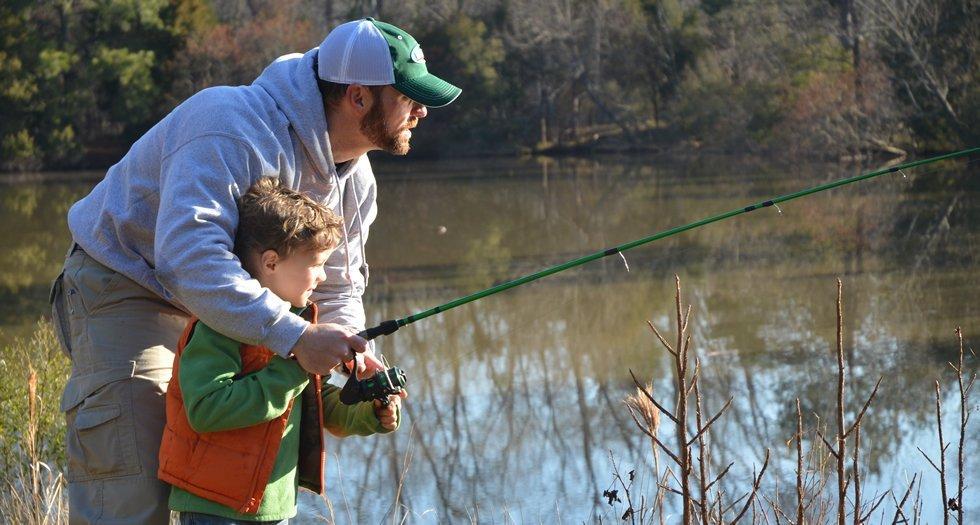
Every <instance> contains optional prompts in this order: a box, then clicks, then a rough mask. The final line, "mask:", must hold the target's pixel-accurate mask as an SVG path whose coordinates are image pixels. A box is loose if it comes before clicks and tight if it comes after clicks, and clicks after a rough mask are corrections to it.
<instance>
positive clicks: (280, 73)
mask: <svg viewBox="0 0 980 525" xmlns="http://www.w3.org/2000/svg"><path fill="white" fill-rule="evenodd" d="M316 53H317V50H316V49H311V50H309V51H307V52H306V53H305V54H299V53H293V54H289V55H284V56H281V57H279V58H277V59H276V60H275V62H273V63H272V64H269V67H267V68H265V71H263V72H262V74H261V75H259V78H257V79H256V80H255V82H254V83H253V85H255V86H258V87H261V88H262V89H264V90H265V91H266V92H267V93H268V94H269V96H271V97H272V99H273V100H275V102H276V106H278V108H279V110H280V111H282V113H283V114H284V115H285V116H286V118H287V119H289V123H290V126H291V128H292V130H293V131H294V132H295V134H296V136H297V137H298V138H299V141H300V143H301V144H302V145H303V149H305V150H306V154H307V156H308V158H309V160H310V162H311V163H312V164H313V166H314V167H315V168H316V170H317V172H318V173H319V175H320V176H321V177H323V178H324V179H325V180H328V179H329V178H330V175H331V174H332V173H333V172H334V170H335V168H334V161H333V152H331V151H330V140H329V139H328V133H327V116H326V114H325V113H324V109H323V98H322V97H321V96H320V90H319V88H318V87H317V83H316V74H315V73H314V72H313V59H314V57H316Z"/></svg>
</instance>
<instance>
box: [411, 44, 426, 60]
mask: <svg viewBox="0 0 980 525" xmlns="http://www.w3.org/2000/svg"><path fill="white" fill-rule="evenodd" d="M412 62H416V63H419V64H424V63H425V55H424V54H423V53H422V46H420V45H418V44H415V47H413V48H412Z"/></svg>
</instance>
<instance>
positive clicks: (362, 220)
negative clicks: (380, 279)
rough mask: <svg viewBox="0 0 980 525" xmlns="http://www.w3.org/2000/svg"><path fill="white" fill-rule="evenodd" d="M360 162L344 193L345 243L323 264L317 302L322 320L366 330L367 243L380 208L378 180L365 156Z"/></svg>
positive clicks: (342, 202)
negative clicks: (363, 298) (323, 271)
mask: <svg viewBox="0 0 980 525" xmlns="http://www.w3.org/2000/svg"><path fill="white" fill-rule="evenodd" d="M358 162H359V164H358V165H357V167H356V168H355V172H354V173H352V174H351V175H350V180H348V181H347V184H346V185H345V186H344V190H343V195H341V206H342V207H343V217H344V223H345V225H346V228H347V239H346V243H345V241H344V240H343V239H341V241H340V246H338V247H337V249H336V250H334V252H333V253H332V254H331V255H330V258H329V259H327V263H326V265H325V266H324V270H325V273H326V276H327V278H326V280H325V281H324V282H323V283H322V284H321V285H320V286H319V287H317V295H316V303H317V307H319V322H321V323H337V324H341V325H345V326H349V327H352V328H354V329H356V330H363V329H364V325H365V316H364V303H363V301H362V296H363V295H364V289H365V288H366V287H367V280H368V264H367V258H366V256H365V246H366V244H367V240H368V233H369V231H370V228H371V224H373V223H374V219H375V218H376V217H377V214H378V208H377V183H376V181H375V179H374V173H373V171H372V170H371V165H370V164H369V163H368V160H367V157H366V156H365V157H363V158H362V159H361V160H359V161H358ZM348 268H350V272H349V273H348ZM348 275H349V276H350V277H349V278H348Z"/></svg>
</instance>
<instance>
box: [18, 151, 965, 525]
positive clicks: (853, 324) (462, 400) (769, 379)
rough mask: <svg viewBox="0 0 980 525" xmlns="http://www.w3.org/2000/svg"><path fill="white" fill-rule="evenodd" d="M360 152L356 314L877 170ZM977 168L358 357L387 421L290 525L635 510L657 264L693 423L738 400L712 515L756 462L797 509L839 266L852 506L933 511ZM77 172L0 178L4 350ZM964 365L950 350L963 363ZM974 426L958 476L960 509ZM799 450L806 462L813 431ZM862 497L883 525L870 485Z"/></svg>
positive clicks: (809, 207) (830, 362)
mask: <svg viewBox="0 0 980 525" xmlns="http://www.w3.org/2000/svg"><path fill="white" fill-rule="evenodd" d="M382 160H383V162H379V163H378V164H377V165H376V172H377V173H378V178H379V197H378V200H379V206H380V215H379V218H378V221H377V222H376V224H375V226H374V227H373V229H372V230H371V240H370V242H369V244H368V258H369V260H370V262H371V284H370V287H369V288H368V292H367V295H366V297H365V304H366V306H367V315H368V319H369V321H370V322H371V323H374V324H376V323H377V322H380V321H382V320H386V319H393V318H401V317H406V316H408V315H409V314H413V313H417V312H420V311H423V310H427V309H429V308H431V307H433V306H436V305H439V304H442V303H445V302H448V301H450V300H452V299H455V298H457V297H459V296H462V295H466V294H469V293H471V292H474V291H478V290H480V289H483V288H486V287H489V286H491V285H493V284H495V283H498V282H502V281H504V280H508V279H510V278H513V277H517V276H521V275H524V274H528V273H532V272H534V271H537V270H540V269H542V268H545V267H547V266H551V265H553V264H557V263H561V262H564V261H566V260H569V259H572V258H575V257H578V256H580V255H584V254H587V253H592V252H596V251H598V250H600V249H604V248H608V247H610V246H614V245H617V244H620V243H623V242H627V241H630V240H633V239H637V238H640V237H644V236H647V235H650V234H653V233H656V232H658V231H661V230H665V229H668V228H671V227H674V226H678V225H681V224H684V223H687V222H690V221H694V220H696V219H700V218H703V217H706V216H709V215H714V214H716V213H719V212H723V211H727V210H731V209H735V208H739V207H742V206H745V205H747V204H751V203H756V202H759V201H761V200H764V199H767V198H770V197H772V196H775V195H779V194H784V193H790V192H793V191H796V190H799V189H802V188H806V187H810V186H814V185H817V184H821V183H825V182H828V181H831V180H834V179H838V178H843V177H847V176H851V175H855V174H858V173H860V172H863V171H868V170H870V169H874V168H876V167H877V166H857V165H849V166H841V165H836V164H834V165H831V164H808V165H805V166H798V165H775V164H771V163H765V162H760V161H752V160H749V159H736V158H726V157H706V158H692V159H686V160H683V159H682V160H678V159H672V160H665V159H658V158H619V157H614V158H592V159H562V160H542V159H528V160H514V159H509V160H501V159H471V160H466V161H441V162H404V161H403V162H399V161H391V160H387V159H382ZM978 175H980V170H978V169H977V164H968V163H967V162H965V161H960V162H946V163H943V164H941V165H930V166H926V167H922V168H918V169H914V170H910V171H908V172H906V173H905V174H904V176H903V175H901V174H893V175H888V176H884V177H880V178H877V179H874V180H873V181H869V182H862V183H858V184H856V185H852V186H848V187H845V188H840V189H836V190H831V191H829V192H825V193H822V194H818V195H814V196H810V197H806V198H804V199H801V200H798V201H793V202H789V203H785V204H783V205H782V206H781V209H779V210H777V209H775V208H765V209H762V210H759V211H755V212H753V213H750V214H746V215H743V216H738V217H735V218H733V219H730V220H727V221H724V222H720V223H717V224H712V225H709V226H706V227H704V228H701V229H698V230H694V231H691V232H687V233H683V234H680V235H678V236H675V237H672V238H669V239H665V240H662V241H658V242H655V243H652V244H649V245H646V246H643V247H640V248H637V249H635V250H632V251H629V252H627V253H626V254H625V263H626V264H624V260H623V259H621V258H619V257H616V256H614V257H608V258H605V259H602V260H600V261H596V262H593V263H590V264H588V265H586V266H584V267H580V268H577V269H573V270H569V271H566V272H563V273H560V274H557V275H554V276H552V277H548V278H546V279H543V280H540V281H536V282H534V283H531V284H529V285H526V286H522V287H520V288H516V289H513V290H510V291H507V292H504V293H502V294H499V295H495V296H492V297H488V298H485V299H483V300H480V301H477V302H475V303H471V304H468V305H465V306H462V307H460V308H457V309H455V310H452V311H449V312H447V313H444V314H440V315H437V316H433V317H430V318H427V319H424V320H422V321H419V322H417V323H415V324H413V325H410V326H407V327H404V328H402V329H401V330H400V331H398V332H397V333H396V334H394V335H392V336H389V337H386V338H383V339H381V340H379V342H378V346H379V348H380V350H382V352H383V353H384V354H385V355H386V356H387V357H388V359H389V360H390V361H391V362H392V363H393V364H396V365H398V366H400V367H401V368H403V369H405V370H406V373H407V375H408V382H409V390H410V393H411V396H410V398H409V400H408V402H407V404H406V407H405V414H406V417H405V422H404V427H403V428H402V429H401V430H400V431H399V432H398V433H396V434H395V435H394V436H389V437H376V438H369V439H364V438H349V439H345V440H336V439H333V440H330V442H329V452H328V467H329V469H328V484H329V488H328V494H327V495H328V501H323V500H319V499H316V498H312V497H306V498H304V499H303V504H302V507H301V518H302V519H301V520H300V522H303V521H311V522H313V521H316V520H317V516H327V517H332V518H331V519H333V520H335V521H337V522H340V523H345V522H358V523H376V522H381V521H385V522H389V523H390V522H392V516H393V515H394V516H395V519H394V522H395V523H398V522H400V520H401V517H402V516H408V520H409V521H410V522H412V523H437V522H449V521H451V522H480V523H510V522H517V523H522V522H533V523H552V522H558V521H561V522H567V523H581V522H593V521H597V520H599V519H601V520H602V521H605V522H610V523H612V522H617V521H619V517H620V515H621V514H622V513H623V511H624V510H625V506H624V504H623V503H617V504H616V505H615V506H612V507H611V506H609V505H608V504H607V503H606V501H605V499H604V498H603V497H602V493H603V490H606V489H610V488H618V489H619V494H620V497H622V496H623V495H624V491H623V490H622V487H621V486H617V485H616V484H615V483H614V481H615V477H614V476H615V468H614V465H613V462H615V465H616V467H618V469H619V472H620V474H621V475H622V476H623V477H626V475H627V474H626V473H627V472H629V471H631V470H634V471H635V472H636V479H635V481H634V485H633V486H632V488H631V496H632V498H633V499H634V503H636V502H638V501H639V499H640V497H641V496H645V497H646V499H647V503H648V506H649V500H650V498H651V497H652V495H653V491H654V488H655V486H654V485H655V484H654V475H653V457H652V454H651V452H650V451H651V446H650V442H649V440H648V438H646V436H644V435H643V434H642V433H641V432H640V431H639V430H638V429H637V428H636V427H635V425H634V423H633V421H632V420H631V418H630V415H629V413H628V412H627V410H626V408H625V406H624V404H623V399H624V398H625V396H627V395H628V394H630V393H632V392H633V391H634V387H633V382H632V379H631V378H630V370H632V371H633V372H634V373H635V374H636V375H637V377H639V378H641V379H642V380H643V381H652V382H653V384H654V390H655V393H656V396H657V397H658V398H659V399H660V400H661V401H662V402H663V404H665V405H666V406H669V407H673V396H674V390H673V387H672V386H671V385H672V382H671V377H672V375H671V374H672V372H671V370H672V369H671V366H672V365H671V362H670V361H669V359H668V357H669V356H668V355H667V353H666V352H665V351H664V350H663V349H662V348H661V347H660V345H659V343H658V342H657V340H656V338H655V336H654V335H653V334H652V333H651V331H650V329H649V328H648V326H647V321H652V322H653V323H654V325H656V326H657V327H658V328H659V329H661V331H662V332H664V334H665V335H666V336H667V338H668V340H672V337H673V336H672V334H673V333H674V330H675V328H674V324H673V323H674V317H673V316H674V313H673V312H674V311H675V305H674V275H675V274H676V275H678V276H679V277H680V279H681V283H682V287H683V293H682V297H683V301H684V302H685V304H688V303H689V304H691V305H692V308H693V314H692V321H691V332H692V336H693V337H692V343H691V351H692V353H693V355H694V356H696V357H699V358H700V359H701V363H702V367H703V371H702V377H701V391H702V396H703V399H704V402H705V412H706V413H708V414H713V413H714V412H715V411H717V410H718V409H719V408H720V407H721V406H722V404H723V403H724V402H725V401H726V400H727V399H728V398H729V397H732V398H733V399H734V401H733V403H732V407H731V409H730V410H729V411H728V412H727V413H726V414H725V415H724V416H722V418H721V419H720V420H719V421H718V423H716V425H715V427H714V429H713V433H712V434H711V437H710V438H709V444H710V445H711V457H710V460H711V461H710V465H711V469H712V470H713V471H714V472H715V473H719V472H721V470H722V469H723V468H725V466H726V465H728V464H729V463H731V462H734V466H732V469H731V471H730V473H729V474H728V476H727V477H726V478H725V480H724V481H723V482H722V483H721V484H719V485H718V486H719V487H720V488H721V489H722V490H723V491H724V493H725V495H724V498H725V501H729V502H730V501H733V500H734V499H736V498H737V497H739V496H741V495H742V494H743V493H744V492H745V491H746V490H747V489H748V486H749V477H750V476H751V474H752V471H753V469H758V468H759V466H760V465H761V462H762V458H763V456H764V454H765V450H766V448H769V449H770V450H771V454H772V460H771V462H770V466H769V470H768V471H767V474H766V478H765V479H766V482H765V483H764V485H763V489H762V492H763V493H764V494H765V495H766V496H767V497H768V498H770V499H776V498H778V499H779V500H780V501H782V502H784V503H785V504H786V505H787V508H790V509H795V507H794V503H793V499H792V498H793V497H794V496H793V491H794V487H793V483H794V480H795V472H794V469H795V455H794V454H795V449H794V448H792V447H789V446H787V442H788V441H789V440H790V439H791V438H792V436H793V435H794V432H795V424H796V423H795V422H796V412H795V410H796V409H795V400H796V398H797V397H798V398H800V400H801V404H802V406H803V412H804V415H805V418H804V419H805V424H806V426H807V427H808V429H811V430H812V429H813V428H814V427H815V425H816V424H817V418H816V416H815V415H818V416H819V417H820V421H823V422H826V423H831V422H833V421H834V417H835V415H834V414H835V412H834V407H835V403H836V400H835V395H836V394H835V388H836V358H835V357H834V355H835V354H834V348H835V341H836V330H835V323H836V313H835V300H836V279H837V278H838V277H839V278H841V279H842V281H843V283H844V295H843V303H844V316H845V321H844V333H843V340H844V345H845V349H846V352H847V355H848V359H849V364H848V368H847V371H848V374H849V375H848V387H849V389H850V390H849V394H848V401H849V403H850V406H851V407H852V408H851V410H849V411H848V417H847V419H848V420H849V421H850V420H852V419H853V417H854V415H855V414H856V412H857V411H858V410H859V409H860V406H861V404H862V403H863V402H864V399H865V398H866V397H867V395H868V394H869V393H870V391H871V389H872V387H873V386H874V383H875V381H877V379H878V378H879V377H883V380H882V384H881V387H880V390H879V392H878V395H877V397H876V399H875V400H874V402H873V403H872V405H871V408H870V409H869V411H868V414H867V416H866V419H865V423H864V425H862V429H861V448H862V451H864V452H865V454H864V456H863V461H864V463H863V465H862V468H863V469H864V470H863V476H862V478H863V480H862V483H863V486H862V493H863V494H864V495H865V498H864V499H865V500H866V501H867V502H870V501H872V500H874V499H876V497H877V496H878V495H881V494H883V492H884V491H886V490H888V489H892V488H894V489H895V490H896V491H897V492H899V494H898V496H897V497H899V498H901V492H903V491H904V489H905V487H906V486H907V484H908V480H910V479H911V477H912V476H913V475H914V474H919V475H924V476H925V478H924V480H923V486H922V488H921V497H922V501H923V511H922V516H923V517H924V519H925V521H926V522H932V523H936V522H941V520H942V516H941V503H940V496H939V489H938V484H939V481H938V475H937V474H936V473H935V471H933V470H932V468H931V467H930V466H929V464H928V463H927V462H926V461H925V460H924V459H923V458H922V455H921V454H920V453H919V452H918V451H917V447H919V448H921V449H922V450H924V451H926V452H927V453H928V454H929V455H930V457H932V458H933V459H934V460H935V459H936V458H938V438H937V437H936V430H935V400H934V397H933V388H934V387H933V381H934V380H935V379H937V378H938V379H940V380H941V381H942V383H943V388H944V397H943V404H944V420H945V423H946V425H945V435H946V439H947V441H950V440H951V441H953V446H952V447H951V448H950V449H949V452H947V463H948V464H949V465H951V466H950V468H951V470H952V472H951V473H950V479H951V480H952V481H948V483H949V484H950V486H951V488H950V491H951V492H952V491H953V490H955V489H954V488H952V487H955V470H956V469H955V465H956V460H955V449H956V443H957V442H958V431H957V430H956V428H955V424H956V420H957V418H958V416H959V412H958V402H957V400H958V397H957V396H958V394H957V395H954V391H953V388H954V386H955V376H954V375H953V374H952V372H951V370H950V368H949V366H948V365H947V364H946V363H947V361H950V360H955V359H956V355H957V349H958V344H957V340H956V337H955V335H954V333H953V331H954V329H955V328H956V327H957V326H962V327H963V330H964V333H965V337H966V341H967V346H968V347H969V346H973V347H976V343H975V342H976V341H977V334H978V332H980V301H978V300H977V292H978V283H980V227H978V224H980V177H978ZM97 177H98V174H84V173H82V174H69V175H67V176H63V177H46V182H31V181H21V182H17V183H11V182H9V181H8V182H7V183H0V224H3V225H4V228H3V230H2V231H0V239H3V245H4V246H5V248H6V253H5V257H3V258H0V345H2V344H4V343H7V342H9V341H10V340H11V339H12V338H14V337H19V336H23V335H26V334H29V333H30V332H31V331H32V329H33V325H34V323H35V322H36V320H37V319H38V318H39V317H40V316H42V315H44V314H45V312H46V308H47V307H46V299H47V291H48V290H47V287H48V285H49V282H50V280H51V279H52V278H53V277H54V276H55V275H56V274H57V273H58V271H59V268H60V264H61V259H62V257H63V255H64V251H65V249H66V248H67V244H68V237H67V230H66V227H65V225H64V217H65V213H66V212H67V209H68V207H69V206H70V205H71V203H72V202H74V201H75V200H77V199H78V198H80V197H81V196H83V195H84V194H85V193H86V192H87V191H88V190H89V189H90V188H91V187H92V186H93V185H94V184H95V183H96V181H97ZM52 178H53V179H54V180H55V181H54V182H53V181H52V180H51V179H52ZM70 180H75V181H76V182H68V181H70ZM57 181H61V182H57ZM78 181H80V182H78ZM627 264H628V268H627ZM976 362H977V360H976V358H975V357H972V356H968V358H967V364H968V368H969V371H970V372H971V373H972V371H975V370H976V369H977V365H976ZM976 399H977V398H976V396H975V397H974V401H973V402H972V403H971V407H972V408H973V409H974V415H976V414H975V409H976V406H977V401H976ZM826 423H825V424H826ZM977 424H978V423H976V422H973V426H972V427H971V429H970V430H969V431H968V433H967V440H966V469H965V470H966V471H965V472H964V475H965V477H966V481H967V494H966V496H965V498H964V499H965V501H966V505H967V512H973V513H976V512H977V511H980V505H978V504H977V503H976V502H977V501H978V499H980V498H978V496H980V492H978V483H977V481H978V480H980V464H978V460H977V452H980V437H978V436H980V433H978V432H977V430H976V429H977V427H976V425H977ZM669 426H670V425H669V424H668V422H666V420H665V424H664V426H663V428H664V429H665V430H664V432H665V434H664V438H665V440H666V441H668V442H671V443H672V442H673V438H672V435H671V434H670V431H669V430H668V428H669ZM832 433H833V430H827V431H826V432H825V434H826V435H827V436H832ZM807 438H808V439H807V441H806V442H805V447H806V448H809V447H810V446H811V445H813V444H814V443H813V439H812V438H813V433H812V432H809V433H808V434H807ZM829 439H832V437H831V438H829ZM660 461H661V467H663V466H664V465H665V464H666V462H669V459H666V458H665V457H664V456H663V455H661V457H660ZM695 468H697V467H695ZM674 471H676V468H674ZM777 480H778V486H777V483H776V482H777ZM835 483H836V482H835V481H833V480H831V485H834V484H835ZM827 497H828V498H832V497H836V496H835V495H834V494H831V493H828V494H827ZM672 499H674V497H673V496H668V502H670V501H671V500H672ZM624 500H625V498H624ZM835 504H836V503H835V502H833V503H832V506H833V505H835ZM866 505H867V503H866ZM668 508H673V509H675V510H676V505H672V504H671V503H668ZM881 508H882V509H885V510H884V511H883V513H884V515H885V520H886V521H889V522H890V520H891V516H892V515H893V514H894V503H893V502H892V500H891V498H890V497H887V498H886V500H885V502H884V503H883V504H882V507H881ZM906 510H907V511H909V510H911V504H909V505H907V506H906ZM881 513H882V511H879V512H878V513H877V514H876V516H878V514H881ZM974 515H975V514H974ZM732 517H733V516H729V519H731V518H732ZM677 519H678V517H677V516H676V515H674V516H673V517H672V518H668V519H667V520H666V521H667V522H668V523H670V522H673V521H676V520H677ZM875 521H877V519H876V520H875Z"/></svg>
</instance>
